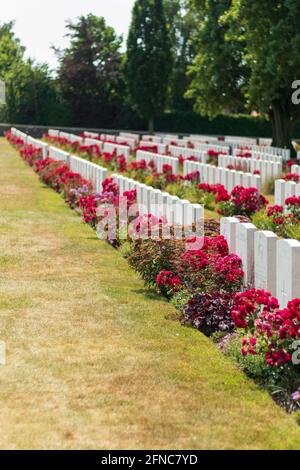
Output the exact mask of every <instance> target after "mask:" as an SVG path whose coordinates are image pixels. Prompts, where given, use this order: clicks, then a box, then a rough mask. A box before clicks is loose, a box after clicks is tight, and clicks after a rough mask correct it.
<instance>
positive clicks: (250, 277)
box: [236, 223, 257, 287]
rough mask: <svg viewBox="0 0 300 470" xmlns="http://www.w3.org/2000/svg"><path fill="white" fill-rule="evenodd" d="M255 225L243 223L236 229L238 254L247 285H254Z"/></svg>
mask: <svg viewBox="0 0 300 470" xmlns="http://www.w3.org/2000/svg"><path fill="white" fill-rule="evenodd" d="M256 231H257V229H256V227H255V225H253V224H250V223H241V224H238V225H237V228H236V235H237V237H236V254H237V255H238V256H239V257H240V258H241V260H242V263H243V269H244V273H245V285H246V286H247V287H249V286H253V284H254V234H255V232H256Z"/></svg>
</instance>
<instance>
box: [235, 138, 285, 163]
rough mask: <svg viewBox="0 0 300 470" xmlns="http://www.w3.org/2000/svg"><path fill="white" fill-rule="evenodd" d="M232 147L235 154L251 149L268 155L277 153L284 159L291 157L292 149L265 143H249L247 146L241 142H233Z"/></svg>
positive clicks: (276, 154)
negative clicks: (270, 145) (265, 144)
mask: <svg viewBox="0 0 300 470" xmlns="http://www.w3.org/2000/svg"><path fill="white" fill-rule="evenodd" d="M231 147H232V154H233V155H235V154H236V153H239V152H240V151H241V150H242V149H245V147H246V149H247V150H249V151H250V152H251V153H252V152H253V153H257V152H258V154H267V155H275V156H278V157H281V158H282V159H283V160H284V161H288V160H290V159H291V151H290V149H282V148H279V147H267V146H263V145H252V144H247V145H246V146H245V147H243V145H241V144H240V143H233V142H232V143H231Z"/></svg>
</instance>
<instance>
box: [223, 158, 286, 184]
mask: <svg viewBox="0 0 300 470" xmlns="http://www.w3.org/2000/svg"><path fill="white" fill-rule="evenodd" d="M229 165H232V166H234V167H240V168H241V170H242V171H246V172H248V173H253V172H254V171H255V170H258V171H259V172H260V174H261V177H262V181H263V182H264V181H267V180H271V179H276V178H279V177H280V176H281V174H282V164H280V163H275V162H272V161H267V160H256V159H252V158H244V157H232V156H230V155H219V157H218V166H219V167H220V168H227V167H228V166H229Z"/></svg>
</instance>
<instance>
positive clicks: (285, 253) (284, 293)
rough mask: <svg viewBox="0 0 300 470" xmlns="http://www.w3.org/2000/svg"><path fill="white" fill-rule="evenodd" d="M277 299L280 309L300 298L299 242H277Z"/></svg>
mask: <svg viewBox="0 0 300 470" xmlns="http://www.w3.org/2000/svg"><path fill="white" fill-rule="evenodd" d="M277 298H278V300H279V304H280V307H282V308H284V307H286V306H287V304H288V302H289V301H290V300H293V299H296V298H300V242H298V241H297V240H279V241H278V242H277Z"/></svg>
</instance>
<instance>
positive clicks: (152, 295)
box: [132, 287, 168, 303]
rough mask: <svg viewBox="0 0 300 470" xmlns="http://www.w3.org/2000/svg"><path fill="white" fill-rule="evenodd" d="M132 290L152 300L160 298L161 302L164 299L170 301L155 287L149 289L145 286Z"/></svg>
mask: <svg viewBox="0 0 300 470" xmlns="http://www.w3.org/2000/svg"><path fill="white" fill-rule="evenodd" d="M132 292H134V293H135V294H138V295H141V294H142V295H144V296H145V297H147V298H148V299H151V300H159V301H160V302H161V301H163V302H166V303H168V301H167V299H165V298H164V297H163V296H162V295H160V294H159V293H158V292H157V291H156V290H155V289H149V288H146V287H145V288H144V289H134V290H133V291H132Z"/></svg>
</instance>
